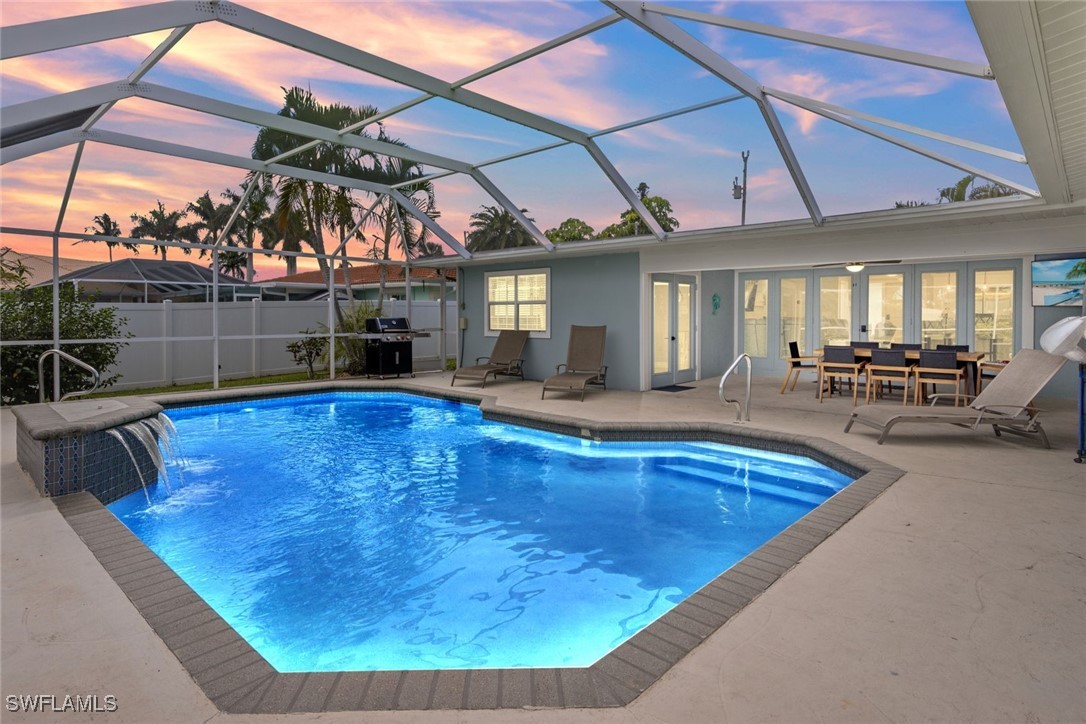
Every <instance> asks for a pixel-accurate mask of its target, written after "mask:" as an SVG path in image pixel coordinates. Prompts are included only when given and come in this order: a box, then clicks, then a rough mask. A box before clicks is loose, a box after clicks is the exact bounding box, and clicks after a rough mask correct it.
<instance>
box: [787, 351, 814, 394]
mask: <svg viewBox="0 0 1086 724" xmlns="http://www.w3.org/2000/svg"><path fill="white" fill-rule="evenodd" d="M788 355H789V357H788V360H787V361H788V374H786V375H785V376H784V384H783V385H781V394H782V395H783V394H784V390H785V388H786V387H788V383H789V382H791V383H792V390H791V391H793V392H794V391H795V389H796V383H797V382H799V373H800V372H802V371H803V370H810V371H811V372H817V371H818V357H814V356H804V355H801V354H800V353H799V342H789V343H788ZM808 363H810V364H808Z"/></svg>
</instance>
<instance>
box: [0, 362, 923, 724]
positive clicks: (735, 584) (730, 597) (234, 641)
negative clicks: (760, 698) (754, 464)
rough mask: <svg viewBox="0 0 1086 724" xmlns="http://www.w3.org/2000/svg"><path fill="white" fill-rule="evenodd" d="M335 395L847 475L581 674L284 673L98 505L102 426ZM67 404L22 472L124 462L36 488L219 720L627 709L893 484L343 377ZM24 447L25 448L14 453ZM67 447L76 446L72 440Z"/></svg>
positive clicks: (41, 417)
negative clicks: (393, 395)
mask: <svg viewBox="0 0 1086 724" xmlns="http://www.w3.org/2000/svg"><path fill="white" fill-rule="evenodd" d="M333 390H353V391H358V390H380V391H397V392H408V393H411V394H416V395H425V396H431V397H439V398H448V399H455V400H460V401H463V402H469V403H473V404H478V405H479V407H480V409H481V411H482V414H483V416H484V418H486V419H489V420H495V421H504V422H510V423H513V424H517V425H521V426H526V427H533V428H537V429H542V430H549V431H552V432H560V433H563V434H565V435H569V436H571V437H574V438H581V439H588V440H598V441H609V440H614V441H618V440H624V441H639V440H657V441H668V440H674V441H704V442H720V443H725V444H733V445H742V446H746V447H751V448H756V449H762V450H770V451H775V452H783V453H792V454H799V455H804V456H807V457H809V458H811V459H813V460H816V461H818V462H822V463H824V464H826V465H828V466H829V467H831V468H834V469H835V470H838V471H840V472H844V473H846V474H848V475H849V476H851V477H853V478H855V480H854V482H853V483H852V484H851V485H849V486H847V487H846V488H845V489H843V490H842V491H841V492H839V493H838V494H836V495H834V496H833V497H831V498H830V499H829V500H827V501H826V502H825V503H823V504H822V505H820V506H819V507H817V508H815V509H814V510H812V511H811V512H809V513H808V514H807V515H805V516H803V517H802V518H800V519H799V520H798V521H796V522H795V523H793V524H792V525H790V526H789V527H788V528H786V529H785V530H783V531H782V532H781V533H779V534H778V535H776V536H775V537H773V538H772V539H770V540H769V541H767V542H766V543H765V544H763V545H762V546H760V547H759V548H757V549H756V550H755V551H753V552H752V553H750V555H748V556H747V557H746V558H744V559H742V560H741V561H739V562H738V563H736V564H735V565H734V566H732V567H731V568H730V569H728V570H727V571H725V572H724V573H723V574H721V575H720V576H718V577H717V578H716V579H714V580H713V581H711V582H709V583H708V584H706V585H705V586H704V587H703V588H701V589H700V590H698V591H696V592H695V593H694V594H693V595H691V596H690V597H689V598H687V599H686V600H684V601H682V602H681V603H679V604H678V605H677V606H676V607H675V608H673V609H671V610H670V611H668V612H667V613H665V614H664V615H663V616H662V617H661V618H660V619H658V620H657V621H655V622H654V623H652V624H650V625H649V626H648V627H646V628H645V629H643V630H642V631H640V632H639V633H637V634H636V635H634V637H633V638H631V639H629V640H628V641H626V642H624V643H622V644H621V645H620V646H619V647H618V648H616V649H614V650H613V651H612V652H611V653H609V654H607V655H606V656H605V657H603V658H602V659H600V660H599V661H597V662H596V663H595V664H593V665H592V666H589V667H584V668H533V669H504V668H497V669H461V670H400V671H341V672H332V671H328V672H306V673H281V672H278V671H276V670H275V669H274V668H273V667H272V666H271V665H270V664H268V662H267V661H266V660H265V659H264V658H263V657H262V656H261V655H260V654H259V653H258V652H257V651H256V650H254V649H253V648H252V647H251V646H250V645H249V644H248V642H247V641H245V640H244V639H243V638H242V637H241V636H240V635H239V634H238V633H237V632H236V631H235V630H234V629H233V628H231V627H230V626H229V624H227V623H226V622H225V621H224V620H223V619H222V617H220V616H219V615H218V614H217V613H216V612H215V611H214V610H213V609H211V607H210V606H208V605H207V603H206V602H205V601H204V600H203V599H202V598H200V596H199V595H197V594H196V593H195V592H194V591H193V590H192V589H191V588H189V587H188V585H187V584H186V583H185V582H184V581H183V580H182V579H181V578H180V577H179V576H177V574H176V573H175V572H174V571H173V570H172V569H170V568H169V567H168V566H167V565H166V564H165V563H164V562H163V561H162V560H161V559H159V558H158V557H157V556H156V555H155V554H154V553H153V552H152V551H151V550H150V549H149V548H148V547H147V546H146V545H144V543H143V542H142V541H140V540H139V538H137V537H136V536H135V535H134V534H133V533H132V532H131V531H129V530H128V528H127V527H126V526H125V525H124V524H123V523H122V522H121V521H120V520H118V519H117V518H116V517H115V516H114V515H113V513H111V512H110V510H109V509H107V508H106V507H105V505H104V504H103V503H102V502H101V500H102V499H105V500H108V501H112V500H116V499H117V498H119V497H122V496H123V495H124V494H126V493H129V492H133V491H136V490H138V489H139V485H140V483H139V482H138V479H137V476H135V475H131V474H130V473H131V471H132V461H131V460H130V459H128V457H127V453H125V452H124V450H123V449H122V447H121V445H120V443H119V442H118V441H117V440H116V439H115V438H114V437H113V436H111V435H109V434H107V433H104V432H103V431H104V430H105V429H107V428H112V427H117V426H120V425H124V424H127V423H130V422H134V421H136V420H141V419H146V418H152V417H155V416H156V415H157V414H158V413H159V412H161V410H162V408H161V406H159V405H158V404H157V402H165V403H167V404H169V405H170V406H175V405H177V406H188V405H209V404H210V405H214V404H218V403H221V402H226V401H230V400H239V399H251V398H254V397H264V396H281V395H283V394H291V393H311V392H323V391H333ZM64 404H65V406H68V407H67V410H63V412H64V415H61V414H60V412H59V411H57V410H55V409H52V408H51V406H47V405H40V406H27V407H26V408H23V409H21V410H16V411H15V412H16V417H17V418H18V419H19V441H20V450H19V461H20V463H21V464H22V465H23V467H24V468H26V469H27V470H28V472H31V475H32V477H33V476H34V473H33V471H32V467H31V466H32V465H33V464H35V462H36V461H35V455H34V450H35V449H37V450H43V449H44V448H45V447H46V446H47V443H48V441H49V440H54V441H57V440H62V439H64V438H65V437H67V438H68V439H69V441H80V442H81V443H85V442H86V440H85V439H83V438H88V437H89V436H91V435H94V434H100V435H101V436H102V437H103V438H108V441H109V444H110V445H112V447H113V448H114V450H115V452H114V455H113V457H114V459H115V462H116V461H122V462H123V463H124V467H125V468H127V470H128V471H129V474H128V480H127V482H126V485H127V491H125V492H119V491H111V490H110V489H109V486H108V485H107V486H102V485H100V484H97V485H96V484H95V483H96V481H94V480H86V481H85V482H84V490H85V492H77V491H74V490H72V491H65V490H62V489H54V490H51V491H50V492H45V490H43V494H48V495H55V496H58V497H56V498H54V501H55V504H56V507H57V509H58V511H59V512H60V513H61V515H63V516H64V518H65V519H66V520H67V521H68V523H69V525H71V527H72V529H73V531H74V532H75V533H76V534H77V535H78V536H79V537H80V538H81V539H82V540H83V542H84V543H85V544H86V545H87V547H88V549H89V550H90V552H91V553H92V554H93V555H94V556H95V557H96V559H97V560H98V561H99V563H100V564H101V565H102V567H103V569H104V571H105V572H106V573H108V574H109V575H110V576H111V577H112V578H113V580H114V582H115V583H116V585H117V586H118V587H119V588H120V589H121V591H122V592H123V593H124V594H125V595H126V596H127V597H128V599H129V600H130V601H131V603H132V605H133V606H134V607H135V609H136V610H137V611H138V612H139V613H140V614H141V615H142V616H143V617H144V619H145V620H146V622H147V624H148V625H149V626H150V627H151V628H152V630H154V631H155V633H156V634H157V635H158V636H159V637H160V639H161V640H162V641H163V643H164V644H165V645H166V646H167V647H169V648H170V649H171V650H172V651H173V653H174V655H175V656H176V657H177V659H178V661H179V662H180V663H181V665H182V666H183V667H184V668H185V669H186V671H187V672H188V673H189V675H190V676H191V677H192V679H193V681H194V682H195V683H196V684H197V685H198V686H199V687H200V688H201V689H202V690H203V692H204V693H205V695H206V696H207V697H208V699H209V700H210V701H211V703H212V704H213V705H214V706H216V707H217V708H218V709H219V710H221V711H224V712H228V713H249V714H265V715H270V714H284V713H291V712H324V711H391V710H404V711H408V710H441V709H452V710H456V709H460V710H472V709H501V708H525V707H530V708H586V707H587V708H603V707H622V706H625V705H627V704H630V703H631V702H633V701H634V700H635V699H637V697H638V696H640V694H641V693H643V692H644V691H645V690H646V689H648V688H649V687H650V686H652V685H653V684H654V683H655V682H656V681H657V680H658V679H659V678H660V677H662V676H663V675H664V674H665V673H667V672H668V671H669V670H670V669H671V667H672V666H673V665H675V664H677V663H678V662H679V661H681V660H682V659H683V658H684V657H686V656H687V654H689V653H690V652H692V651H693V650H694V649H695V648H697V647H698V646H699V645H700V643H701V642H702V641H704V640H705V639H706V638H708V637H709V636H711V635H713V634H714V632H716V630H717V629H718V628H720V627H721V626H723V625H724V624H725V623H727V621H728V620H729V619H730V618H731V617H733V616H735V615H736V614H738V613H739V612H740V611H742V609H743V608H744V607H745V606H747V605H748V604H749V603H750V602H751V601H753V600H754V599H755V598H757V597H758V596H760V595H761V593H762V592H764V591H765V590H766V589H767V588H769V587H770V586H771V585H773V583H774V582H775V581H776V580H777V579H778V578H779V577H780V576H782V575H784V574H785V573H787V572H788V571H789V570H790V569H791V568H792V567H793V566H795V565H797V564H798V563H799V562H800V560H801V559H802V558H803V557H804V556H806V555H807V554H808V553H810V552H811V551H813V550H814V549H815V548H816V547H817V546H819V545H820V544H821V543H822V541H824V540H825V539H826V538H827V537H829V536H831V535H833V533H834V532H836V531H837V530H838V528H840V527H841V526H842V525H844V524H845V523H846V522H848V521H849V520H850V519H851V518H852V517H853V516H855V515H856V514H857V513H859V512H860V511H861V510H862V509H863V508H864V507H866V506H867V505H868V504H869V503H870V502H872V501H873V500H874V499H875V498H876V497H877V496H878V495H880V494H881V493H882V492H883V491H885V490H886V489H887V488H888V487H889V486H890V485H892V484H893V483H894V482H895V481H896V480H897V479H898V478H899V477H901V475H903V472H902V471H901V470H900V469H898V468H894V467H892V466H889V465H886V464H885V463H882V462H880V461H878V460H875V459H873V458H870V457H868V456H866V455H863V454H860V453H857V452H855V451H854V450H851V449H848V448H845V447H843V446H841V445H838V444H836V443H832V442H829V441H827V440H823V439H819V438H812V437H808V436H805V435H801V434H789V433H782V432H772V431H767V430H762V429H757V428H751V427H749V426H745V425H744V426H741V425H734V424H726V423H713V422H688V423H643V422H600V421H593V420H586V419H581V418H574V417H568V416H563V415H554V414H549V413H545V412H538V411H527V410H522V409H514V408H509V407H503V406H501V405H498V404H497V402H496V398H493V397H489V396H486V395H483V394H479V393H477V392H469V391H466V390H465V391H452V392H450V391H447V390H437V389H434V388H428V387H426V386H425V385H422V384H418V383H414V384H412V383H391V382H389V383H384V382H382V383H375V382H369V383H367V382H358V381H350V380H342V381H336V382H323V383H311V384H303V385H297V386H292V388H291V389H290V390H287V391H284V390H283V389H282V388H279V389H275V388H272V389H261V390H246V391H244V392H241V391H239V390H229V391H225V390H224V391H220V392H218V393H191V394H184V395H169V396H164V397H162V398H157V399H156V400H155V401H150V400H136V399H134V398H128V399H126V400H125V401H124V402H120V401H118V400H105V401H101V402H99V404H100V405H101V407H99V408H98V409H87V410H80V409H77V408H75V407H73V405H74V404H76V403H64ZM83 404H88V403H86V402H84V403H83ZM91 404H93V402H92V403H91ZM31 408H41V409H39V410H33V409H31ZM76 418H81V419H78V420H77V419H76ZM76 423H81V424H76ZM31 433H34V434H31ZM24 443H26V444H27V450H28V451H29V452H24V450H23V449H22V448H23V446H24ZM57 444H59V443H57ZM69 446H70V447H78V446H77V445H73V444H72V443H71V442H69ZM88 447H90V448H94V447H95V445H94V444H91V445H90V446H88ZM91 454H92V455H93V454H95V453H94V452H93V451H92V453H91ZM42 456H43V454H42V453H41V452H39V453H38V454H37V457H38V458H41V457H42ZM122 456H123V458H122ZM136 457H137V459H138V460H140V463H139V464H140V466H141V469H143V470H144V472H145V473H147V474H149V475H150V474H153V473H152V471H153V468H154V464H153V462H152V461H151V460H150V459H149V456H148V457H147V458H146V459H144V458H143V457H142V456H141V455H140V454H138V453H137V455H136ZM28 462H29V463H30V465H28ZM92 467H93V466H92ZM118 472H119V471H118ZM37 480H38V478H35V482H37ZM133 485H134V486H135V487H133ZM39 489H42V488H39ZM66 492H72V493H74V494H65V493H66ZM99 496H101V497H99Z"/></svg>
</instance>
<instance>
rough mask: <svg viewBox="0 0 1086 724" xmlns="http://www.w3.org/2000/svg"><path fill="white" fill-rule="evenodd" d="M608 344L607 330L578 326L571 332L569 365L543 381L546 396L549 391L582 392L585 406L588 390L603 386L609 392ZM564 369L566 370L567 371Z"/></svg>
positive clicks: (561, 367)
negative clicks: (605, 358)
mask: <svg viewBox="0 0 1086 724" xmlns="http://www.w3.org/2000/svg"><path fill="white" fill-rule="evenodd" d="M606 340H607V327H606V326H605V325H604V326H599V327H581V326H578V325H576V324H574V325H572V326H571V327H570V328H569V352H568V353H567V354H566V361H565V363H563V364H560V365H558V367H557V372H558V374H555V375H551V376H550V377H548V378H547V379H545V380H543V393H542V394H541V395H540V397H539V399H543V398H544V397H546V395H547V390H552V391H554V390H560V391H563V392H578V391H579V392H580V393H581V401H582V402H584V393H585V388H586V387H587V386H588V385H599V386H602V387H603V389H607V365H605V364H604V363H603V352H604V343H605V342H606ZM563 368H564V369H563Z"/></svg>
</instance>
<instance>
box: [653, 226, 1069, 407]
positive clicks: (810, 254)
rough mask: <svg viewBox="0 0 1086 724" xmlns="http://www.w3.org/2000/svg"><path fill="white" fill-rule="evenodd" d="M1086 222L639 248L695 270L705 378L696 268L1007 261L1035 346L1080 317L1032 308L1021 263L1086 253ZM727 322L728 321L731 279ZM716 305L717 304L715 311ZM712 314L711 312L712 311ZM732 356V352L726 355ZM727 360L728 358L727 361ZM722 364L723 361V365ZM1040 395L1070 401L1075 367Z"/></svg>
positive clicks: (1026, 339)
mask: <svg viewBox="0 0 1086 724" xmlns="http://www.w3.org/2000/svg"><path fill="white" fill-rule="evenodd" d="M1084 233H1086V224H1084V222H1083V217H1082V216H1081V215H1073V216H1067V217H1060V218H1050V219H1042V220H1030V221H1000V222H998V223H985V222H983V221H978V222H976V223H972V224H968V225H947V226H945V227H940V226H939V225H937V224H935V223H933V224H926V225H923V226H917V227H913V228H906V229H894V230H875V231H872V230H849V229H847V228H842V229H841V230H835V229H830V228H826V229H823V230H820V231H819V232H817V233H812V234H804V235H802V236H801V237H788V236H785V235H781V236H775V235H773V234H772V233H770V232H767V233H766V234H765V235H761V236H745V237H738V236H737V237H732V238H728V237H727V235H726V234H724V235H722V237H721V239H720V240H719V241H716V242H702V243H698V244H668V243H665V244H661V245H658V246H656V247H654V248H649V249H645V250H642V252H641V271H642V273H643V274H651V273H653V272H674V273H682V272H690V271H697V270H702V295H703V299H702V309H703V315H702V320H703V328H704V329H703V340H702V364H703V370H702V376H703V377H708V376H710V375H711V374H713V373H712V372H711V368H710V365H709V364H708V362H709V359H710V358H709V357H707V355H708V354H710V353H711V352H712V349H713V348H712V345H711V343H710V342H709V341H708V340H707V339H706V338H705V337H704V335H707V334H708V333H709V329H710V320H711V319H712V318H711V317H708V316H706V313H705V312H704V310H705V304H706V299H705V297H707V296H711V294H712V293H711V292H710V291H708V289H707V286H708V285H707V284H706V281H705V280H706V279H707V275H709V274H711V273H712V272H707V271H704V270H714V269H722V270H739V271H747V270H751V271H754V270H782V271H783V270H789V269H795V270H807V271H809V270H810V267H811V266H812V265H814V264H821V263H833V262H838V263H842V262H845V261H849V260H853V259H887V258H899V259H902V260H903V261H904V263H905V264H909V263H912V262H914V261H916V262H921V261H923V262H927V261H937V260H949V261H966V260H968V261H982V260H986V259H1012V260H1014V262H1015V264H1016V265H1018V268H1020V269H1021V271H1022V274H1021V284H1020V289H1019V303H1018V328H1019V339H1020V340H1021V344H1022V345H1023V346H1027V347H1034V348H1040V337H1041V334H1042V333H1043V332H1044V330H1045V329H1047V328H1048V327H1049V326H1050V325H1052V324H1053V323H1055V322H1056V321H1058V320H1060V319H1062V318H1064V317H1068V316H1078V315H1081V314H1083V311H1082V310H1081V309H1079V308H1074V307H1063V308H1059V309H1057V308H1044V307H1036V308H1035V307H1033V306H1032V304H1031V300H1030V292H1029V284H1030V279H1029V269H1030V267H1029V262H1030V261H1032V260H1033V257H1034V255H1035V254H1049V253H1064V252H1068V253H1073V252H1082V251H1083V250H1084V249H1086V244H1084V242H1083V239H1084V238H1086V237H1084ZM728 302H729V303H730V305H731V306H730V308H729V318H730V320H731V322H732V324H733V327H732V336H733V339H734V335H735V332H734V322H735V319H736V309H735V294H734V281H733V286H732V294H731V295H730V296H729V298H728ZM722 306H723V305H722ZM718 314H719V313H718ZM733 351H734V350H733ZM732 358H733V359H734V355H732ZM729 361H730V360H729ZM1043 395H1044V396H1046V397H1059V398H1077V395H1078V368H1077V366H1076V365H1074V364H1071V363H1068V364H1066V365H1064V367H1063V368H1062V369H1061V370H1060V372H1059V373H1058V374H1057V375H1056V377H1055V378H1054V379H1053V380H1052V381H1051V382H1050V383H1049V384H1048V386H1046V387H1045V390H1044V393H1043Z"/></svg>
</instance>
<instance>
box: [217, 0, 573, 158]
mask: <svg viewBox="0 0 1086 724" xmlns="http://www.w3.org/2000/svg"><path fill="white" fill-rule="evenodd" d="M220 6H229V8H230V12H229V13H226V12H220V14H219V18H218V19H219V20H220V21H221V22H222V23H224V24H226V25H230V26H233V27H235V28H238V29H239V30H244V31H246V32H249V33H252V34H254V35H259V36H260V37H264V38H268V39H269V40H274V41H276V42H279V43H282V44H284V45H289V46H291V47H294V48H298V49H299V50H303V51H305V52H307V53H312V54H313V55H316V56H318V57H321V58H326V59H328V60H331V61H333V62H335V63H339V64H340V65H345V66H347V67H350V68H355V69H357V70H361V71H365V72H366V73H371V74H373V75H376V76H378V77H380V78H384V79H385V80H390V81H392V82H394V83H399V84H400V85H405V86H408V87H410V88H414V89H415V90H419V91H423V92H425V93H428V94H430V95H432V96H435V97H438V98H445V99H447V100H450V101H452V102H453V103H457V104H459V105H462V106H466V107H468V108H473V109H475V110H477V111H482V112H484V113H488V114H490V115H493V116H497V117H498V118H504V119H505V120H507V121H511V122H513V123H517V124H519V125H522V126H527V127H528V128H532V129H535V130H537V131H540V132H541V133H546V134H548V135H551V136H556V137H558V138H563V139H566V140H567V141H572V142H574V143H581V144H583V143H584V142H585V141H587V140H588V139H587V137H586V136H585V134H584V132H582V131H579V130H577V129H576V128H573V127H572V126H567V125H565V124H562V123H558V122H557V121H553V120H551V119H549V118H545V117H543V116H539V115H536V114H534V113H529V112H528V111H525V110H523V109H520V108H517V107H516V106H512V105H509V104H508V103H503V102H501V101H498V100H495V99H493V98H489V97H487V96H484V95H482V94H479V93H475V92H473V91H469V90H467V89H465V88H454V87H453V86H452V85H451V84H450V83H447V82H445V81H443V80H441V79H439V78H435V77H434V76H431V75H427V74H426V73H422V72H420V71H417V70H414V69H413V68H408V67H407V66H405V65H400V64H399V63H394V62H392V61H390V60H386V59H385V58H381V57H379V56H376V55H373V54H372V53H367V52H366V51H364V50H359V49H358V48H355V47H352V46H350V45H347V44H346V43H341V42H339V41H337V40H332V39H331V38H327V37H324V36H323V35H319V34H317V33H314V32H312V31H310V30H306V29H304V28H300V27H298V26H297V25H292V24H290V23H287V22H284V21H282V20H279V19H277V18H273V17H271V16H269V15H264V14H263V13H258V12H256V11H254V10H250V9H248V8H244V7H241V6H240V5H229V4H228V3H220Z"/></svg>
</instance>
